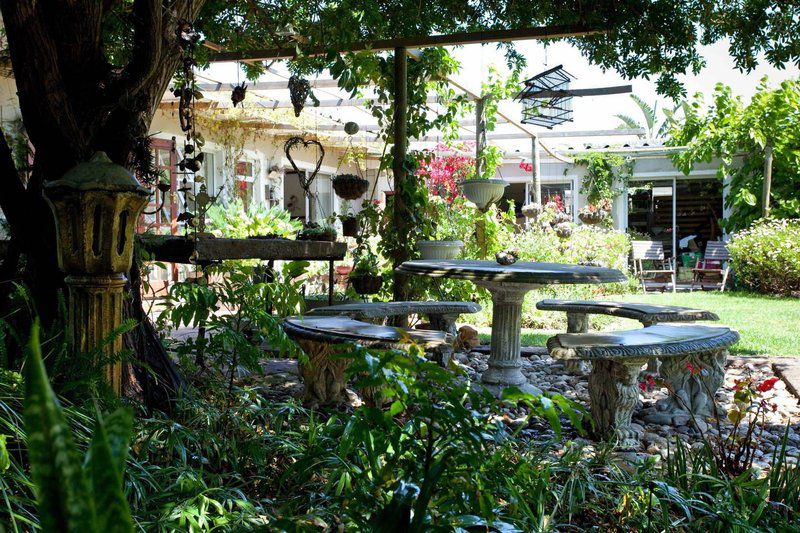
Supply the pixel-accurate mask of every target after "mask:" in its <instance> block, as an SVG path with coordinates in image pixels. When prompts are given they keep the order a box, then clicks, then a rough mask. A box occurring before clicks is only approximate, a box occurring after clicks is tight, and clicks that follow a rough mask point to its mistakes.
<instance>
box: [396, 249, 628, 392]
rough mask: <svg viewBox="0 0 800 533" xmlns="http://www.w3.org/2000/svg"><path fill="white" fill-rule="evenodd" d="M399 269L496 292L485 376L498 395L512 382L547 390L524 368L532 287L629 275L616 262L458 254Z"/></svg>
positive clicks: (529, 389)
mask: <svg viewBox="0 0 800 533" xmlns="http://www.w3.org/2000/svg"><path fill="white" fill-rule="evenodd" d="M397 272H401V273H403V274H414V275H422V276H431V277H440V278H451V279H464V280H469V281H472V282H474V283H475V284H476V285H479V286H481V287H484V288H486V289H487V290H488V291H489V292H490V293H491V295H492V304H493V309H492V345H491V352H490V353H491V355H490V357H489V368H488V369H486V372H484V373H483V377H482V378H481V381H482V382H483V384H484V385H485V386H486V387H487V388H488V389H489V390H490V391H491V392H492V393H493V394H495V395H498V396H499V395H500V393H501V392H502V391H503V389H504V388H505V387H509V386H516V387H519V388H520V389H522V390H524V391H527V392H531V393H540V392H541V391H540V390H539V389H538V388H536V387H534V386H533V385H530V384H529V383H528V380H527V379H526V378H525V376H524V375H523V374H522V370H521V368H522V359H521V358H520V350H519V348H520V330H521V326H522V323H521V318H522V302H523V300H524V299H525V295H526V294H527V293H528V292H529V291H531V290H533V289H536V288H538V287H542V286H545V285H551V284H566V285H570V284H583V283H615V282H621V281H625V279H626V278H625V275H624V274H622V272H620V271H618V270H613V269H610V268H601V267H585V266H578V265H564V264H559V263H533V262H526V261H520V262H517V263H514V264H512V265H500V264H498V263H497V262H495V261H472V260H458V259H453V260H430V261H422V260H421V261H406V262H405V263H403V264H402V265H400V266H399V267H397Z"/></svg>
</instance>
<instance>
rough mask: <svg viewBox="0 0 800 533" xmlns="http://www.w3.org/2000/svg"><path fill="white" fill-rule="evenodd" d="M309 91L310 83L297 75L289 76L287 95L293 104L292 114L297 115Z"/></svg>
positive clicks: (304, 103)
mask: <svg viewBox="0 0 800 533" xmlns="http://www.w3.org/2000/svg"><path fill="white" fill-rule="evenodd" d="M310 92H311V83H309V81H308V80H306V79H303V78H301V77H299V76H292V77H291V78H289V97H290V98H291V100H292V106H294V116H296V117H299V116H300V112H301V111H302V110H303V107H305V105H306V98H308V94H309V93H310Z"/></svg>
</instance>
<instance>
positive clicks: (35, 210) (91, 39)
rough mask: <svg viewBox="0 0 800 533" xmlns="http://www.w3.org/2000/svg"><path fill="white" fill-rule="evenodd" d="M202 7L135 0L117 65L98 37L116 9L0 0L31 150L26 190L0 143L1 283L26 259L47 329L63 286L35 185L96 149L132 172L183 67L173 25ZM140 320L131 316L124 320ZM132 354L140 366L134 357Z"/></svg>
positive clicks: (82, 2)
mask: <svg viewBox="0 0 800 533" xmlns="http://www.w3.org/2000/svg"><path fill="white" fill-rule="evenodd" d="M203 3H204V0H177V1H170V2H167V1H165V0H135V1H134V2H133V4H132V6H131V12H130V13H131V16H130V20H131V25H132V32H133V33H132V35H133V37H132V43H133V45H132V48H131V49H130V53H129V55H128V56H129V57H130V58H131V59H130V61H129V62H128V63H127V64H126V65H121V66H120V65H112V64H111V63H110V62H109V60H108V58H107V57H106V54H105V43H104V42H103V31H102V28H103V21H104V17H106V16H107V15H108V14H109V11H111V10H112V9H114V8H117V7H119V2H117V1H115V0H105V1H98V0H39V1H24V2H22V1H18V0H0V13H1V14H2V17H3V23H4V26H5V31H6V36H7V40H8V49H9V53H10V56H11V63H12V67H13V71H14V78H15V81H16V85H17V94H18V95H19V105H20V110H21V113H22V120H23V123H24V126H25V130H26V132H27V135H28V137H29V139H30V142H31V144H32V146H33V149H34V156H33V165H32V168H31V172H30V177H29V178H28V181H27V183H24V182H23V180H22V178H21V177H20V175H19V173H18V172H17V169H16V168H15V165H14V160H13V157H12V153H11V150H10V149H9V146H8V144H7V143H6V141H5V139H2V140H0V190H2V191H3V193H2V194H0V208H2V210H3V212H4V213H5V215H6V217H7V219H8V222H9V224H10V226H11V238H12V246H10V247H9V252H8V253H7V257H6V258H5V261H3V266H2V268H0V275H2V278H0V282H2V281H4V280H7V279H10V278H12V277H16V275H17V273H16V272H12V270H16V268H15V267H16V266H17V264H18V261H17V260H18V258H19V256H24V258H25V260H24V262H23V264H24V271H23V272H22V280H23V281H24V282H26V284H27V285H28V287H29V288H30V290H31V292H32V295H33V298H34V300H35V304H36V308H37V311H38V313H39V315H40V317H41V319H42V322H43V324H44V325H45V327H46V326H47V325H48V324H49V323H52V321H53V320H54V319H55V318H56V315H57V313H58V306H57V302H58V298H57V291H59V290H60V289H62V288H63V287H64V276H63V274H62V273H61V272H60V271H59V269H58V263H57V250H56V238H55V225H54V220H53V216H52V213H51V212H50V208H49V207H48V206H47V204H45V202H44V199H43V196H42V186H43V184H44V183H45V182H47V181H51V180H55V179H59V178H61V176H62V175H63V174H64V173H65V172H66V171H67V170H69V169H70V168H72V167H73V166H75V165H76V164H78V163H79V162H82V161H85V160H87V159H88V158H89V157H90V156H91V155H92V154H93V153H94V152H96V151H100V150H102V151H105V152H106V153H107V154H108V156H109V157H110V158H111V159H112V161H114V162H115V163H118V164H121V165H123V166H125V167H127V168H131V164H132V149H133V147H134V146H135V144H136V143H137V141H141V140H142V139H143V138H145V137H146V136H147V134H148V130H149V127H150V123H151V122H152V119H153V115H154V114H155V111H156V109H157V108H158V104H159V102H160V101H161V98H162V96H163V94H164V92H165V91H166V89H167V88H168V85H169V82H170V80H171V79H172V76H173V74H174V73H175V71H176V69H177V67H178V65H179V64H180V61H181V53H180V48H179V46H178V39H177V33H176V31H175V30H176V27H177V23H178V21H180V20H194V19H195V18H196V16H197V14H198V12H199V11H200V9H201V8H202V6H203ZM137 314H141V313H137V312H132V311H131V310H130V309H128V316H133V317H134V318H135V317H136V315H137ZM132 344H133V345H135V346H139V347H140V348H142V349H152V348H153V346H152V343H150V342H146V344H147V345H148V346H147V347H143V346H141V345H140V343H139V342H133V343H132ZM162 350H163V348H162ZM137 357H142V358H144V359H147V357H146V356H145V355H143V354H142V353H139V352H138V350H137ZM151 362H152V361H151ZM162 363H164V364H165V365H166V364H167V363H166V362H164V361H162Z"/></svg>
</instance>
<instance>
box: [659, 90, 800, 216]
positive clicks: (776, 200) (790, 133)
mask: <svg viewBox="0 0 800 533" xmlns="http://www.w3.org/2000/svg"><path fill="white" fill-rule="evenodd" d="M684 110H685V113H686V117H685V120H684V122H683V123H682V124H680V125H676V126H675V127H673V129H672V130H671V131H670V140H669V142H668V144H671V145H674V146H684V145H685V146H686V147H687V150H686V151H685V152H680V153H678V154H676V155H675V156H673V160H674V162H675V164H676V166H678V168H680V169H681V171H683V172H684V173H687V174H688V173H689V171H691V169H692V168H693V166H694V164H695V163H697V162H700V161H705V162H710V161H711V160H712V158H715V157H716V158H719V159H720V160H721V163H720V167H719V176H720V177H721V178H723V177H725V176H729V177H730V193H729V194H728V196H727V200H726V204H727V206H728V207H733V208H734V210H733V211H732V213H731V215H730V217H729V218H728V220H727V221H726V224H727V229H728V230H736V229H741V228H743V227H746V226H748V225H749V224H750V223H751V222H752V221H753V220H755V219H757V218H759V217H760V216H761V205H762V204H763V201H764V199H763V197H762V193H763V191H762V184H763V181H764V157H765V155H764V154H765V151H764V148H765V146H766V144H767V142H768V141H769V142H770V143H771V144H772V147H773V163H772V168H773V171H772V172H773V173H772V194H771V198H772V202H773V206H772V215H773V216H775V217H777V218H794V217H800V198H799V197H798V195H797V190H798V187H800V133H798V132H800V81H797V80H787V81H784V82H783V83H781V85H780V86H779V87H777V88H774V89H771V88H769V87H768V85H767V80H766V78H765V79H764V80H762V83H761V85H760V86H759V89H758V91H757V92H756V94H755V95H754V96H753V98H752V100H751V101H750V103H749V104H745V102H744V101H743V100H742V98H741V97H739V96H735V95H734V94H733V93H732V91H731V88H730V87H728V86H726V85H723V84H718V85H717V87H716V89H715V91H714V94H713V96H712V98H711V102H710V104H709V106H708V108H707V109H706V103H705V100H704V98H703V95H702V94H697V95H695V96H694V98H693V100H692V101H691V103H690V104H689V105H688V106H684Z"/></svg>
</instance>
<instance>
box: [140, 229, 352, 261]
mask: <svg viewBox="0 0 800 533" xmlns="http://www.w3.org/2000/svg"><path fill="white" fill-rule="evenodd" d="M136 240H137V242H138V243H139V244H140V245H141V246H142V247H143V248H144V249H145V250H146V251H148V252H150V253H151V254H152V258H153V259H154V260H156V261H165V262H168V263H185V264H188V263H211V262H214V261H225V260H237V259H263V260H265V261H268V260H285V261H293V260H304V259H305V260H309V261H341V260H342V259H344V256H345V253H347V245H346V244H345V243H341V242H327V241H292V240H288V239H228V238H221V237H211V238H200V239H197V242H195V241H194V239H191V238H189V237H184V236H176V235H143V234H140V235H137V236H136ZM195 250H197V255H196V257H195V258H192V254H193V253H194V252H195Z"/></svg>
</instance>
